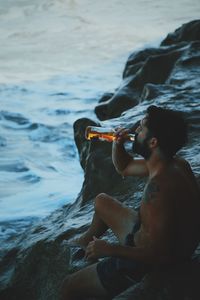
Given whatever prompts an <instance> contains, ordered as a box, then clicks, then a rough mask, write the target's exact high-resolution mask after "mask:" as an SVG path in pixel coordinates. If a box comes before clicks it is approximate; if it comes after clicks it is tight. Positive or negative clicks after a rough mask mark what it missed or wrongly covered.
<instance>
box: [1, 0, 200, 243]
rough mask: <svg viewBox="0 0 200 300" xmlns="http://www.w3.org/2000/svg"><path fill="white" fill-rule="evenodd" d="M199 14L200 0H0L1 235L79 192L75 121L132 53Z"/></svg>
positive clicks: (114, 80) (112, 83)
mask: <svg viewBox="0 0 200 300" xmlns="http://www.w3.org/2000/svg"><path fill="white" fill-rule="evenodd" d="M199 11H200V3H199V0H169V1H167V2H166V0H134V1H133V0H126V1H122V0H109V1H107V0H102V1H98V0H34V1H31V0H6V1H5V0H0V44H1V47H0V104H1V105H0V153H1V155H0V240H1V239H4V240H6V239H7V238H8V237H10V236H12V235H14V234H16V232H18V233H19V232H20V230H23V229H24V228H25V227H26V226H27V225H28V224H30V223H32V222H33V221H34V220H35V219H38V218H42V217H44V216H46V215H48V214H49V213H50V212H52V211H53V210H55V209H57V208H59V207H61V206H62V205H63V204H66V203H72V202H73V201H74V200H75V199H76V197H77V195H78V193H79V191H80V189H81V185H82V181H83V171H82V169H81V167H80V164H79V158H78V154H77V150H76V147H75V143H74V139H73V129H72V126H73V122H74V121H75V120H76V119H78V118H81V117H89V118H92V119H95V118H96V117H95V115H94V112H93V109H94V107H95V105H96V104H97V101H98V98H99V97H100V96H101V95H102V94H103V93H104V92H106V91H111V92H112V91H113V90H114V89H115V88H116V87H117V86H118V85H119V83H120V80H121V74H122V70H123V68H124V65H125V62H126V59H127V57H128V55H129V54H130V53H131V52H132V51H133V50H137V49H140V48H143V47H146V46H149V45H152V46H157V45H159V42H160V41H161V40H162V39H163V38H164V37H165V36H166V35H167V34H168V33H169V32H170V31H174V30H175V29H176V28H177V27H179V26H181V25H182V24H183V23H186V22H188V21H190V20H193V19H197V18H199Z"/></svg>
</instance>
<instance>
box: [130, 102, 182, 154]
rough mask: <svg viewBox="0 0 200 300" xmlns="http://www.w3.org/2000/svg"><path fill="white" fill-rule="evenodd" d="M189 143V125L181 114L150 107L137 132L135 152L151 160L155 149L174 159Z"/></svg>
mask: <svg viewBox="0 0 200 300" xmlns="http://www.w3.org/2000/svg"><path fill="white" fill-rule="evenodd" d="M186 141H187V125H186V122H185V120H184V119H183V117H182V115H181V114H180V112H177V111H173V110H169V109H164V108H161V107H157V106H153V105H152V106H149V107H148V109H147V114H146V116H145V118H144V119H142V120H141V122H140V125H139V127H138V128H137V130H136V142H135V146H134V148H133V150H134V151H135V152H136V153H138V154H141V155H142V156H143V157H144V158H145V159H149V158H150V156H151V153H152V150H153V149H154V148H156V147H157V148H159V150H160V151H161V153H162V154H163V155H164V156H165V157H166V158H168V159H170V158H172V157H173V156H174V155H175V154H176V152H177V151H178V150H180V149H181V148H182V147H183V146H184V144H185V143H186Z"/></svg>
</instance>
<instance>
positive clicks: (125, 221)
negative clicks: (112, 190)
mask: <svg viewBox="0 0 200 300" xmlns="http://www.w3.org/2000/svg"><path fill="white" fill-rule="evenodd" d="M94 208H95V212H94V215H93V219H92V223H91V225H90V227H89V229H88V230H87V231H86V232H85V233H84V234H83V235H82V236H81V237H80V238H78V239H76V240H75V243H76V244H77V245H79V246H81V247H83V248H85V247H86V246H87V245H88V243H89V242H90V241H91V240H92V239H93V236H96V237H100V236H101V235H102V234H104V233H105V231H106V230H107V229H108V228H110V229H111V230H112V231H113V233H114V234H115V235H116V236H117V238H118V240H119V242H120V243H124V240H125V237H126V235H127V234H128V233H130V232H131V231H132V229H133V226H134V224H135V222H136V221H137V218H138V213H137V212H136V211H134V210H133V209H130V208H128V207H125V206H124V205H123V204H122V203H121V202H119V201H117V200H115V199H113V198H112V197H110V196H108V195H107V194H104V193H101V194H99V195H98V196H97V197H96V198H95V202H94Z"/></svg>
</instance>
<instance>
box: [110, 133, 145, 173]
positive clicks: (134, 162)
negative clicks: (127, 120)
mask: <svg viewBox="0 0 200 300" xmlns="http://www.w3.org/2000/svg"><path fill="white" fill-rule="evenodd" d="M127 133H128V130H126V129H122V130H121V131H119V132H117V133H116V137H117V139H116V141H114V142H113V148H112V161H113V164H114V166H115V169H116V171H117V172H118V173H119V174H121V175H122V176H148V175H149V172H148V169H147V166H146V162H145V160H144V159H134V158H133V157H132V156H131V155H130V154H128V153H127V151H126V149H125V147H124V142H125V140H126V134H127Z"/></svg>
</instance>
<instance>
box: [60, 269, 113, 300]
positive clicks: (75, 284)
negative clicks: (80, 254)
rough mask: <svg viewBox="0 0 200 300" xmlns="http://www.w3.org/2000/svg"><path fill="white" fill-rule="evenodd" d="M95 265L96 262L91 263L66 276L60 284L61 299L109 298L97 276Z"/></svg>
mask: <svg viewBox="0 0 200 300" xmlns="http://www.w3.org/2000/svg"><path fill="white" fill-rule="evenodd" d="M96 266H97V264H92V265H90V266H87V267H86V268H83V269H81V270H79V271H77V272H75V273H73V274H71V275H70V276H68V277H66V279H65V280H64V282H63V285H62V295H63V298H62V299H65V298H66V299H85V297H97V298H101V299H105V300H106V299H109V297H108V294H107V292H106V290H105V289H104V287H103V286H102V284H101V282H100V279H99V277H98V274H97V270H96Z"/></svg>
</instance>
